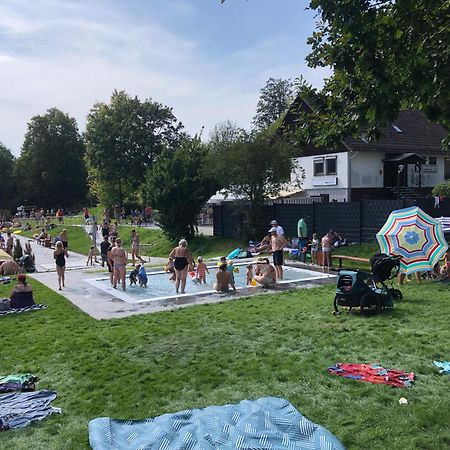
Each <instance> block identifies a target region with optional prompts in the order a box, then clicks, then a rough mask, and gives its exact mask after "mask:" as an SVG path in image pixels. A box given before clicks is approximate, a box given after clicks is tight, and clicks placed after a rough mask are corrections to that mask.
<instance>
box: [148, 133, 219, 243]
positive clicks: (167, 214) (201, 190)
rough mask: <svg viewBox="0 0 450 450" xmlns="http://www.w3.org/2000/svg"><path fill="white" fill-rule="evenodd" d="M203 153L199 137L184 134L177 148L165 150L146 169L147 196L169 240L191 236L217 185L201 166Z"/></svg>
mask: <svg viewBox="0 0 450 450" xmlns="http://www.w3.org/2000/svg"><path fill="white" fill-rule="evenodd" d="M207 155H208V148H207V147H206V146H205V145H204V144H202V142H201V141H200V139H199V138H197V137H194V138H188V137H184V138H183V139H182V141H181V144H180V145H179V147H178V148H176V149H175V150H174V151H170V150H168V149H165V150H164V151H163V153H162V154H161V155H160V157H159V158H158V159H157V161H156V163H155V165H154V166H153V169H152V170H148V171H147V181H146V190H147V197H148V198H149V199H150V200H151V203H152V206H153V207H154V208H155V209H157V211H158V220H159V223H160V224H161V225H162V228H163V230H164V232H165V233H166V234H167V235H168V236H169V238H170V239H172V240H175V239H179V238H180V237H185V238H191V237H192V236H194V235H195V231H196V225H197V216H198V214H199V212H200V210H201V208H202V206H203V205H204V204H205V203H206V201H207V200H208V199H209V198H210V197H211V196H212V195H213V194H214V193H215V192H216V190H217V189H218V187H219V186H218V184H217V182H216V180H215V179H214V177H212V176H211V174H210V172H209V171H208V170H206V168H205V162H206V161H207Z"/></svg>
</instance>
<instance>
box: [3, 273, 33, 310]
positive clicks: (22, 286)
mask: <svg viewBox="0 0 450 450" xmlns="http://www.w3.org/2000/svg"><path fill="white" fill-rule="evenodd" d="M9 298H10V301H11V302H10V306H11V308H25V307H27V306H33V305H34V300H33V288H32V287H31V284H29V283H27V276H26V275H25V274H23V273H22V274H20V275H19V276H18V277H17V284H16V286H14V288H13V289H12V291H11V293H10V295H9Z"/></svg>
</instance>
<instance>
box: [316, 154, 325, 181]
mask: <svg viewBox="0 0 450 450" xmlns="http://www.w3.org/2000/svg"><path fill="white" fill-rule="evenodd" d="M316 163H322V167H323V170H322V173H317V172H316ZM313 176H315V177H323V176H325V158H324V157H323V156H321V157H320V158H314V159H313Z"/></svg>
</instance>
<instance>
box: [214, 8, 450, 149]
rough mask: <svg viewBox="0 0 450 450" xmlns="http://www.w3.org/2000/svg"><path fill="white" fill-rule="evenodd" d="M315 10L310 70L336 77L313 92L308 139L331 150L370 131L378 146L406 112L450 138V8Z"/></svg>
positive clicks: (309, 97) (309, 60)
mask: <svg viewBox="0 0 450 450" xmlns="http://www.w3.org/2000/svg"><path fill="white" fill-rule="evenodd" d="M221 1H222V3H224V1H225V0H221ZM309 6H310V8H311V9H312V10H314V11H316V12H317V22H316V23H317V25H316V30H315V31H314V32H313V33H312V36H311V37H310V38H309V39H308V43H309V44H310V45H311V47H312V51H311V53H310V54H309V55H308V57H307V62H308V65H309V66H310V67H313V68H314V67H331V69H332V70H333V74H332V75H331V76H330V78H328V79H327V80H325V85H324V87H323V89H321V90H310V92H309V96H308V98H307V100H308V101H309V103H310V104H311V105H312V106H313V107H314V114H311V115H309V117H308V123H309V124H310V127H311V129H310V130H309V131H308V133H307V134H308V136H307V138H308V139H310V140H312V141H314V143H315V144H316V145H318V146H320V145H325V146H329V145H333V144H335V143H337V142H339V141H340V139H342V137H344V136H347V135H349V134H354V135H355V134H358V133H360V130H361V128H362V127H367V126H368V128H366V131H365V134H366V137H367V138H368V139H372V138H377V137H378V136H379V129H380V127H381V126H382V125H383V124H386V123H390V122H393V121H394V120H395V119H396V118H397V116H398V113H399V111H400V110H402V109H407V108H413V109H419V110H421V111H423V112H424V113H425V115H426V116H427V117H428V118H429V119H430V120H431V121H433V122H437V123H440V124H441V125H443V126H444V127H445V128H446V129H447V130H450V70H449V67H450V27H449V23H450V2H449V1H448V0H433V1H432V0H345V1H344V0H340V1H335V0H311V1H310V3H309ZM303 114H304V112H303ZM315 119H318V120H315ZM319 119H320V120H319ZM448 141H449V138H447V142H446V143H447V145H448V143H449V142H448Z"/></svg>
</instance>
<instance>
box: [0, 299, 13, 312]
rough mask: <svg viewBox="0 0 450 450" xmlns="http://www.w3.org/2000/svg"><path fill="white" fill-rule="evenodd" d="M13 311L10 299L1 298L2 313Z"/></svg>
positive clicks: (0, 307)
mask: <svg viewBox="0 0 450 450" xmlns="http://www.w3.org/2000/svg"><path fill="white" fill-rule="evenodd" d="M8 309H11V305H10V301H9V298H0V311H8Z"/></svg>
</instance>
